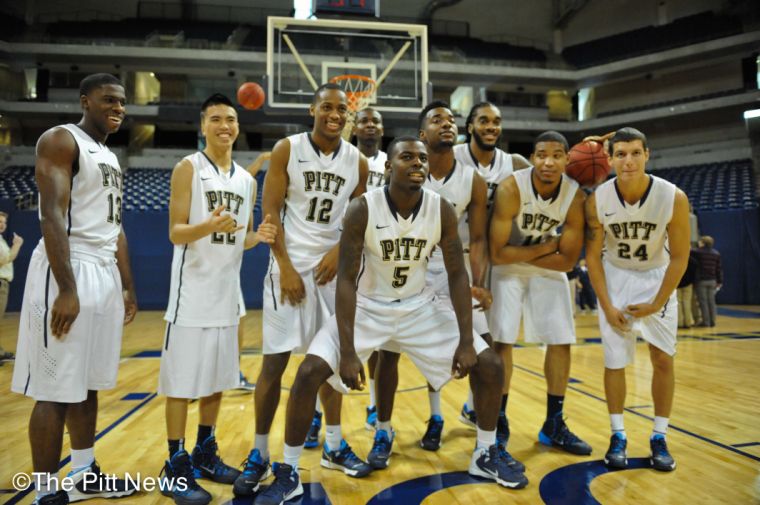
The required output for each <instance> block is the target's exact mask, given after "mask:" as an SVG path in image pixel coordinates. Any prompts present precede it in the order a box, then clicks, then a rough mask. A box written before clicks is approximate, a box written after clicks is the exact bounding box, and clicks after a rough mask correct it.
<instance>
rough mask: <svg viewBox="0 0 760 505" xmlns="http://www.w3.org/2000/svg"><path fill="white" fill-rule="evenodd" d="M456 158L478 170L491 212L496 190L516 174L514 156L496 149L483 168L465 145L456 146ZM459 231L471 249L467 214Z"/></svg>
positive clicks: (459, 162) (465, 247)
mask: <svg viewBox="0 0 760 505" xmlns="http://www.w3.org/2000/svg"><path fill="white" fill-rule="evenodd" d="M454 158H456V160H457V164H458V165H461V166H463V167H470V168H472V169H473V170H477V171H478V173H479V174H480V176H481V177H482V178H483V180H484V181H486V186H487V188H488V189H487V192H488V193H487V195H488V209H489V210H490V209H491V204H492V203H493V196H494V195H495V194H496V188H497V187H498V186H499V183H500V182H501V181H503V180H504V179H506V178H507V177H509V176H510V175H512V173H513V172H514V169H513V166H512V155H511V154H509V153H506V152H504V151H502V150H501V149H499V148H496V150H495V153H494V157H493V160H491V163H490V164H489V165H487V166H483V165H481V164H480V162H478V160H477V159H476V158H475V155H474V154H472V151H471V150H470V144H469V143H464V144H457V145H455V146H454ZM458 230H459V238H460V239H461V240H462V245H463V246H464V249H465V251H466V250H468V249H469V248H470V227H469V222H468V219H467V215H466V214H465V215H464V216H463V217H462V218H461V219H459V227H458ZM468 266H469V265H468Z"/></svg>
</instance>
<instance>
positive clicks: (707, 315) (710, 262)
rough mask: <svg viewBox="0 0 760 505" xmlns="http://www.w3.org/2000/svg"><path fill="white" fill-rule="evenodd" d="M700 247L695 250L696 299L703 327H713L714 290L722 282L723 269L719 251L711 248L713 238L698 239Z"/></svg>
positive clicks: (714, 316)
mask: <svg viewBox="0 0 760 505" xmlns="http://www.w3.org/2000/svg"><path fill="white" fill-rule="evenodd" d="M700 242H701V247H700V248H699V249H697V250H696V255H697V260H698V261H699V266H698V268H697V299H698V300H699V307H700V309H701V311H702V324H701V325H700V326H704V327H710V328H712V327H714V326H715V318H716V316H717V309H716V307H715V292H716V291H717V290H719V289H720V287H721V285H722V284H723V269H722V268H721V265H720V253H719V252H718V251H716V250H715V249H713V245H715V240H713V238H712V237H710V236H707V235H705V236H703V237H702V238H701V239H700Z"/></svg>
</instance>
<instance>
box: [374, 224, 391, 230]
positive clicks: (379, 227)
mask: <svg viewBox="0 0 760 505" xmlns="http://www.w3.org/2000/svg"><path fill="white" fill-rule="evenodd" d="M389 226H390V225H389V224H386V225H385V226H380V225H379V224H376V225H375V228H377V229H378V230H382V229H383V228H388V227H389Z"/></svg>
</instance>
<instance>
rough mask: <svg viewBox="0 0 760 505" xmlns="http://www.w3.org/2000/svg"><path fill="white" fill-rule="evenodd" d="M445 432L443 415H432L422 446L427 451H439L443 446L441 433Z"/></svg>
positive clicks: (421, 441)
mask: <svg viewBox="0 0 760 505" xmlns="http://www.w3.org/2000/svg"><path fill="white" fill-rule="evenodd" d="M442 434H443V418H442V417H441V416H437V415H432V416H430V419H428V427H427V430H425V435H423V436H422V440H420V447H422V448H423V449H425V450H426V451H437V450H438V449H440V448H441V445H443V444H442V443H441V435H442Z"/></svg>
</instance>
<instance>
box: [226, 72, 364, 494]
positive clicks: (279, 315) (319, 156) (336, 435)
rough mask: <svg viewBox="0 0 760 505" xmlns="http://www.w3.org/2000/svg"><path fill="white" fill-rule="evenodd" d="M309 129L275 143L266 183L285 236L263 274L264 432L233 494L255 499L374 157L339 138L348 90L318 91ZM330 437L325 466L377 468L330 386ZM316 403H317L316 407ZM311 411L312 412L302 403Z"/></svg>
mask: <svg viewBox="0 0 760 505" xmlns="http://www.w3.org/2000/svg"><path fill="white" fill-rule="evenodd" d="M309 113H310V115H311V116H312V117H313V118H314V127H313V128H312V130H311V132H309V133H300V134H297V135H292V136H290V137H287V138H284V139H282V140H280V141H279V142H277V144H275V146H274V149H273V151H272V158H271V160H270V162H269V170H268V171H267V175H266V179H265V181H264V201H263V207H264V212H265V213H267V214H271V215H272V217H273V219H272V221H273V223H274V224H275V225H276V226H277V228H278V230H279V233H278V235H277V238H276V239H275V242H274V244H273V245H272V251H271V256H270V261H269V271H268V272H267V274H266V276H265V277H264V316H263V317H264V321H263V354H264V358H263V363H262V368H261V374H260V375H259V378H258V380H257V381H256V391H255V395H254V399H255V407H256V435H255V439H254V444H253V449H252V450H251V452H250V454H249V455H248V459H247V461H246V465H245V469H244V471H243V474H242V475H241V476H240V478H239V479H237V481H235V486H234V488H233V491H234V492H235V495H236V496H252V495H253V494H254V493H255V492H256V491H257V490H258V487H259V481H261V480H262V479H264V478H266V477H267V476H268V475H269V473H270V468H269V430H270V428H271V426H272V420H273V419H274V415H275V411H276V410H277V404H278V403H279V401H280V384H281V381H282V374H283V372H284V371H285V367H286V366H287V364H288V360H289V359H290V353H291V352H305V351H306V349H307V348H308V345H309V343H310V342H311V340H312V339H313V338H314V335H315V334H316V332H317V330H318V329H319V327H320V326H321V325H322V324H324V323H325V322H326V321H327V319H328V318H329V317H330V315H331V314H332V313H333V312H334V306H335V282H334V278H335V274H336V272H337V261H338V245H339V244H338V240H339V238H340V226H341V221H342V220H343V215H344V214H345V211H346V207H347V206H348V202H349V200H350V199H351V198H354V197H357V196H359V195H361V194H362V193H364V191H365V188H366V184H367V171H368V169H367V160H366V158H365V157H364V156H363V155H362V154H361V153H360V152H359V150H358V149H357V148H356V147H354V146H353V145H351V144H349V143H348V142H346V141H344V140H343V139H342V138H341V131H342V130H343V127H344V125H345V123H346V116H347V113H348V102H347V98H346V94H345V93H344V92H343V90H341V88H340V87H339V86H337V85H335V84H332V83H329V84H323V85H322V86H320V87H319V88H317V90H316V91H315V92H314V98H313V100H312V104H311V106H310V108H309ZM321 400H322V405H324V407H325V417H326V421H327V422H326V435H325V444H324V449H323V451H322V460H323V462H328V463H329V464H330V465H331V466H332V467H334V468H340V469H343V470H344V471H346V472H347V473H349V474H352V472H356V473H358V474H362V473H364V472H367V471H368V470H369V467H368V465H367V464H366V463H365V462H363V461H360V460H359V459H358V458H357V457H356V455H355V454H354V453H353V452H352V451H351V448H350V447H348V445H347V444H346V443H345V441H344V440H343V436H342V434H341V428H340V405H341V395H340V394H339V393H337V392H336V391H334V390H333V389H332V388H331V387H330V386H329V385H325V387H324V388H323V390H322V394H321ZM314 404H315V402H314V400H312V403H311V405H314ZM301 408H302V409H304V411H306V410H309V408H307V407H306V404H302V405H301ZM321 415H322V414H321V413H316V414H314V416H313V428H316V429H312V431H311V436H312V438H311V440H310V445H311V446H312V447H314V446H316V445H318V439H317V435H318V433H319V422H320V421H321Z"/></svg>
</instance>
